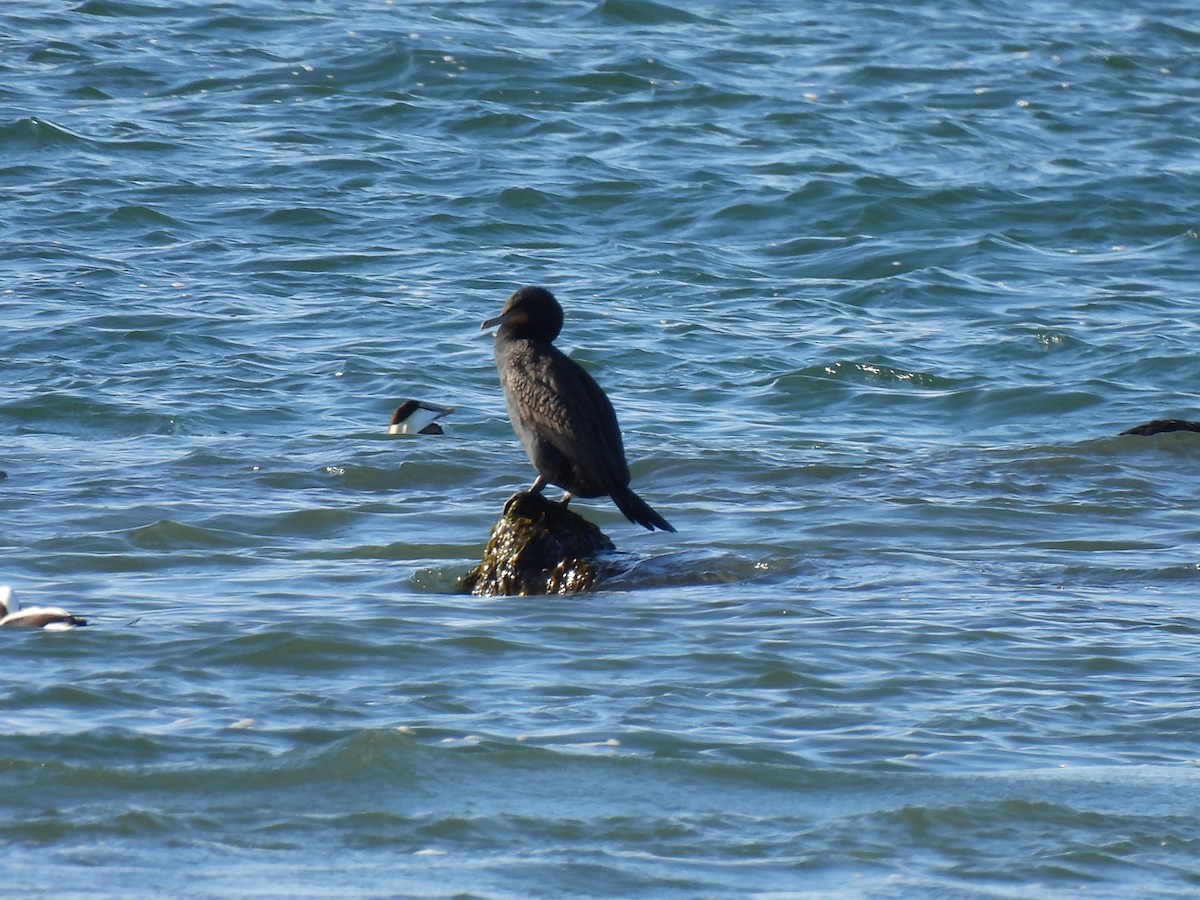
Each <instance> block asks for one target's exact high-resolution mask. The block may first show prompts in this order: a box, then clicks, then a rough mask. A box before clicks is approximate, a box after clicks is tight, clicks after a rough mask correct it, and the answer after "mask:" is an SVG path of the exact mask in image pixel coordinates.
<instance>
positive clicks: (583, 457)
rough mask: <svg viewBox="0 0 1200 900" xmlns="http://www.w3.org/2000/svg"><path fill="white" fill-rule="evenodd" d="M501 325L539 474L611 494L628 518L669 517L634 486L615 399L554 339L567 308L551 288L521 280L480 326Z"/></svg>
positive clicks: (519, 424) (513, 412)
mask: <svg viewBox="0 0 1200 900" xmlns="http://www.w3.org/2000/svg"><path fill="white" fill-rule="evenodd" d="M496 325H499V326H500V327H499V328H498V329H497V331H496V368H497V369H498V370H499V372H500V385H501V387H503V388H504V402H505V404H506V405H507V406H508V417H509V419H510V420H511V421H512V426H513V430H514V431H515V432H516V433H517V437H519V438H520V439H521V444H522V445H523V446H524V447H525V452H526V453H527V454H528V455H529V460H530V462H532V463H533V467H534V469H536V470H537V473H538V475H537V480H536V481H534V483H533V486H532V487H531V488H530V489H529V490H530V491H531V492H533V493H541V491H542V489H543V488H544V487H545V486H546V485H547V484H556V485H558V486H559V487H561V488H562V489H563V490H564V491H566V492H567V493H566V495H565V496H564V497H563V502H564V503H566V502H567V501H569V500H570V499H571V496H572V495H574V496H578V497H603V496H605V495H608V496H609V497H611V498H612V501H613V503H615V504H616V505H617V509H619V510H621V512H623V513H624V514H625V518H627V519H629V521H630V522H635V523H636V524H638V525H641V526H643V527H645V528H648V529H650V530H651V531H653V530H654V529H655V528H660V529H662V530H663V531H674V530H675V529H674V528H672V527H671V523H670V522H668V521H667V520H666V519H664V518H663V517H662V516H660V515H659V514H658V513H656V512H655V511H654V510H653V509H651V508H650V506H649V504H647V503H646V501H644V500H643V499H642V498H641V497H639V496H638V495H637V494H635V493H634V492H633V491H631V490H630V489H629V465H628V464H627V463H626V462H625V447H624V445H623V444H622V442H621V429H620V427H619V426H618V425H617V415H616V413H615V412H613V408H612V403H610V402H609V400H608V397H606V396H605V394H604V391H603V390H601V389H600V385H598V384H596V382H595V381H594V380H593V379H592V376H590V375H589V374H588V373H587V372H585V371H584V370H583V369H582V368H581V367H580V366H579V364H578V363H576V362H575V361H574V360H572V359H571V358H570V357H568V356H567V355H566V354H565V353H563V352H562V351H561V350H559V349H558V348H557V347H555V346H554V344H553V343H552V342H553V340H554V339H555V338H556V337H558V334H559V332H560V331H562V325H563V311H562V307H561V306H559V304H558V301H557V300H555V299H554V295H553V294H551V293H550V292H549V291H548V290H546V289H545V288H540V287H531V286H527V287H523V288H521V289H520V290H518V291H516V292H515V293H514V294H513V295H512V296H511V297H509V298H508V301H507V302H506V303H505V304H504V309H503V310H501V312H500V315H498V316H496V317H495V318H492V319H488V320H487V321H486V322H484V323H483V325H482V326H481V328H482V329H487V328H492V327H494V326H496Z"/></svg>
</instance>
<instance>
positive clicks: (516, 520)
mask: <svg viewBox="0 0 1200 900" xmlns="http://www.w3.org/2000/svg"><path fill="white" fill-rule="evenodd" d="M614 550H616V547H615V546H614V545H613V542H612V541H610V540H609V539H608V536H607V535H605V534H604V532H602V531H601V530H600V529H599V528H597V527H596V526H595V525H593V524H592V523H591V522H589V521H588V520H587V519H585V518H583V516H580V515H577V514H576V513H573V512H572V511H571V510H570V509H568V508H567V507H566V506H564V505H563V504H562V503H556V502H555V501H553V500H547V499H546V498H545V497H543V496H542V495H541V494H534V493H530V492H528V491H523V492H521V493H519V494H514V495H513V496H512V497H510V498H509V500H508V502H507V503H506V504H505V505H504V512H503V514H502V515H501V516H500V519H499V521H497V522H496V524H495V525H493V526H492V532H491V535H490V536H489V538H488V544H487V548H486V549H485V550H484V552H483V560H482V561H481V562H480V564H479V565H478V566H476V567H475V568H474V569H472V570H471V572H470V573H468V574H467V575H466V576H465V577H464V578H463V580H462V583H461V584H462V588H463V590H464V591H468V592H470V593H472V594H479V595H481V596H492V595H496V594H500V595H509V596H511V595H525V594H572V593H576V592H577V591H586V590H588V589H589V588H591V587H593V586H594V585H595V584H596V583H597V582H598V581H599V580H600V579H601V578H602V577H603V576H604V575H606V574H607V573H608V572H610V571H612V570H615V568H616V566H614V565H612V564H611V563H608V562H606V560H605V556H606V555H608V554H610V553H612V552H613V551H614Z"/></svg>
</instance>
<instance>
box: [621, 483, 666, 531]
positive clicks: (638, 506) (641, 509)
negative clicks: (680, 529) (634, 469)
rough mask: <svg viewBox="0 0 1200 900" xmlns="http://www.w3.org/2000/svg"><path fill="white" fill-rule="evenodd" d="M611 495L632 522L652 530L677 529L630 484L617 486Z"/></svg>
mask: <svg viewBox="0 0 1200 900" xmlns="http://www.w3.org/2000/svg"><path fill="white" fill-rule="evenodd" d="M610 496H611V497H612V501H613V503H615V504H617V509H619V510H620V511H621V512H623V513H624V514H625V518H627V519H628V520H629V521H630V522H633V523H634V524H636V525H641V526H642V527H643V528H648V529H650V530H651V531H653V530H654V529H655V528H657V529H659V530H660V531H674V530H675V529H674V528H673V527H671V523H670V522H668V521H667V520H666V519H664V518H663V517H662V516H660V515H659V514H658V513H656V512H655V511H654V510H652V509H651V508H650V504H649V503H647V502H646V501H645V500H643V499H642V498H641V497H639V496H638V495H637V494H635V493H634V492H633V491H631V490H630V489H629V487H628V486H626V487H622V488H617V489H616V490H615V491H613V492H612V494H611V495H610Z"/></svg>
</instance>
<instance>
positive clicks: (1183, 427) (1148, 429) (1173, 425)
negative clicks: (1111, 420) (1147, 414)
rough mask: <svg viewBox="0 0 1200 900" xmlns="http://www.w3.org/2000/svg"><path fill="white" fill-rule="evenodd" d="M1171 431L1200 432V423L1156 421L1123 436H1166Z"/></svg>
mask: <svg viewBox="0 0 1200 900" xmlns="http://www.w3.org/2000/svg"><path fill="white" fill-rule="evenodd" d="M1170 431H1200V422H1188V421H1187V420H1185V419H1155V420H1154V421H1153V422H1147V423H1146V424H1145V425H1137V426H1135V427H1133V428H1130V429H1129V430H1128V431H1122V432H1121V434H1123V435H1124V434H1142V435H1147V436H1149V435H1153V434H1166V433H1167V432H1170Z"/></svg>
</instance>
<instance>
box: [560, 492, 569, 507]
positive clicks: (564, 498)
mask: <svg viewBox="0 0 1200 900" xmlns="http://www.w3.org/2000/svg"><path fill="white" fill-rule="evenodd" d="M558 502H559V503H561V504H562V505H563V506H566V505H567V504H568V503H570V502H571V492H570V491H566V492H565V493H564V494H563V495H562V499H561V500H559V501H558Z"/></svg>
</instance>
